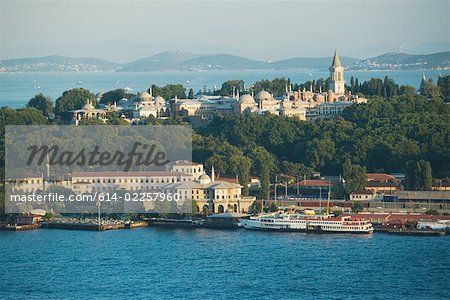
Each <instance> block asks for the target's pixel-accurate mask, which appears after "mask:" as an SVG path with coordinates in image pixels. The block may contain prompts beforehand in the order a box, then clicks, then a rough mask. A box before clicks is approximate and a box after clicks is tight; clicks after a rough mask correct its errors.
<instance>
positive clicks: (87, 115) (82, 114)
mask: <svg viewBox="0 0 450 300" xmlns="http://www.w3.org/2000/svg"><path fill="white" fill-rule="evenodd" d="M107 113H108V111H107V110H104V109H97V108H95V107H94V105H92V102H91V101H90V100H89V99H88V100H86V104H85V105H84V106H83V107H82V108H81V109H77V110H73V111H70V112H69V114H70V115H71V124H74V125H78V124H80V122H82V121H86V120H90V119H97V120H100V121H101V122H102V123H106V121H107V120H108V119H107Z"/></svg>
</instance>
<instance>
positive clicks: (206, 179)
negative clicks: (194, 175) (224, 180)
mask: <svg viewBox="0 0 450 300" xmlns="http://www.w3.org/2000/svg"><path fill="white" fill-rule="evenodd" d="M198 182H199V183H200V184H208V183H210V182H211V177H209V176H208V175H207V174H203V175H200V177H199V178H198Z"/></svg>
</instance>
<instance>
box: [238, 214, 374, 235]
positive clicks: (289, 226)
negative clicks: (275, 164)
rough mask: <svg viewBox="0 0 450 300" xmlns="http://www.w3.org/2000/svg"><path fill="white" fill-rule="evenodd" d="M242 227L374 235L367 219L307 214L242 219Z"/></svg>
mask: <svg viewBox="0 0 450 300" xmlns="http://www.w3.org/2000/svg"><path fill="white" fill-rule="evenodd" d="M240 222H241V224H242V226H243V227H244V228H246V229H253V230H274V231H303V232H317V233H327V232H329V233H361V234H370V233H373V226H372V223H371V222H370V221H369V220H367V219H360V218H357V219H355V218H351V217H350V216H344V217H334V216H333V215H329V214H327V215H306V214H273V215H263V216H257V217H252V218H250V219H241V220H240Z"/></svg>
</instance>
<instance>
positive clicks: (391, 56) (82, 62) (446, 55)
mask: <svg viewBox="0 0 450 300" xmlns="http://www.w3.org/2000/svg"><path fill="white" fill-rule="evenodd" d="M331 60H332V57H331V56H330V57H315V58H314V57H296V58H290V59H285V60H280V61H274V62H263V61H259V60H254V59H249V58H245V57H241V56H236V55H231V54H209V55H199V54H195V53H190V52H185V51H166V52H162V53H158V54H155V55H153V56H150V57H147V58H143V59H139V60H136V61H133V62H130V63H126V64H117V63H113V62H110V61H107V60H103V59H99V58H94V57H81V58H70V57H63V56H57V55H51V56H45V57H36V58H21V59H10V60H3V61H0V72H45V71H69V72H70V71H76V72H82V71H119V72H147V71H200V70H263V69H266V70H267V69H276V70H291V69H316V70H317V69H319V70H324V69H328V67H329V66H330V64H331ZM341 62H342V64H343V65H344V67H346V69H347V70H375V69H376V70H413V69H450V52H440V53H434V54H428V55H413V54H406V53H386V54H383V55H380V56H377V57H374V58H369V59H364V60H359V59H356V58H352V57H345V56H343V57H341Z"/></svg>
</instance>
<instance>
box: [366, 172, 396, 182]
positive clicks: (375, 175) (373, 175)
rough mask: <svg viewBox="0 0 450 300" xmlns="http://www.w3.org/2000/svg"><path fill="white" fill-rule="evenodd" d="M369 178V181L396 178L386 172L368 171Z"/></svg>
mask: <svg viewBox="0 0 450 300" xmlns="http://www.w3.org/2000/svg"><path fill="white" fill-rule="evenodd" d="M367 180H368V181H372V180H373V181H391V180H395V177H394V176H392V175H390V174H386V173H367Z"/></svg>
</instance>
